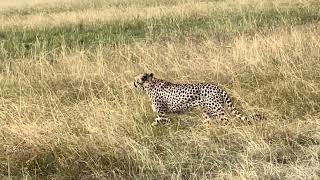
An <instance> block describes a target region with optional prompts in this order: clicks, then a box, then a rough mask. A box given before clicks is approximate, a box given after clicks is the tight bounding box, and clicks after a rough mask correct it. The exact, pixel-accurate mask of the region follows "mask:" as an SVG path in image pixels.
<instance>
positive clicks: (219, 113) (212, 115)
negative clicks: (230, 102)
mask: <svg viewBox="0 0 320 180" xmlns="http://www.w3.org/2000/svg"><path fill="white" fill-rule="evenodd" d="M204 112H205V116H204V117H205V120H204V122H209V121H211V120H217V121H218V122H220V123H222V124H228V123H229V119H228V118H227V117H226V115H225V114H226V113H225V111H224V109H223V107H220V108H218V109H210V110H205V111H204Z"/></svg>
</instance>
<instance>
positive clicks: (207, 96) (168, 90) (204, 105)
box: [134, 73, 246, 125]
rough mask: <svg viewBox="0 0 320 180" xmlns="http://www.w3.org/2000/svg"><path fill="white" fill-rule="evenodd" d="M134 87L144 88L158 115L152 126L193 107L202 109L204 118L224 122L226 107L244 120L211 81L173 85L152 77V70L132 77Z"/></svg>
mask: <svg viewBox="0 0 320 180" xmlns="http://www.w3.org/2000/svg"><path fill="white" fill-rule="evenodd" d="M134 86H135V87H136V88H139V89H142V90H144V91H145V92H146V93H147V94H148V95H149V97H150V98H151V101H152V109H153V111H154V112H156V113H157V114H158V117H157V118H156V119H155V122H154V123H153V124H154V125H156V124H158V123H160V122H164V121H169V119H168V117H167V116H168V114H171V113H184V112H187V111H190V110H192V109H193V108H200V109H202V110H203V111H204V113H205V116H206V120H205V121H208V120H211V119H218V120H221V121H227V120H228V119H227V118H226V117H225V113H226V110H227V109H228V110H230V111H231V113H232V114H234V115H235V116H236V117H238V118H239V119H241V120H246V117H245V116H243V115H242V114H241V113H239V111H237V110H236V108H235V107H234V106H233V103H232V101H231V98H230V96H229V95H228V94H227V92H226V91H225V90H223V89H222V88H220V87H218V86H216V85H214V84H208V83H197V84H174V83H170V82H168V81H165V80H161V79H158V78H155V77H154V76H153V74H152V73H150V74H149V73H143V74H140V75H138V76H136V77H135V82H134ZM226 108H227V109H226Z"/></svg>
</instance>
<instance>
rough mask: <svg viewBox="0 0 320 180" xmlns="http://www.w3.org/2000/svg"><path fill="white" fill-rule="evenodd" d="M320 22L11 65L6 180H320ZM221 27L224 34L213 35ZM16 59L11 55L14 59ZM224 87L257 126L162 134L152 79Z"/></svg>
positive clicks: (176, 120)
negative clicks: (148, 90) (148, 87)
mask: <svg viewBox="0 0 320 180" xmlns="http://www.w3.org/2000/svg"><path fill="white" fill-rule="evenodd" d="M319 30H320V29H319V24H318V23H314V24H308V25H301V26H292V27H290V26H282V27H276V28H274V29H272V30H270V31H268V32H259V31H256V32H255V34H253V35H250V34H246V33H239V34H233V36H232V37H228V38H226V39H225V40H221V39H218V38H217V36H216V35H215V36H214V35H213V34H214V32H212V30H210V29H207V30H205V31H204V32H203V33H202V36H201V38H200V39H198V38H197V36H195V34H194V32H185V34H184V35H185V37H184V38H183V39H181V38H180V37H175V36H171V37H169V38H168V39H163V38H160V39H150V40H147V41H134V42H132V43H129V44H118V45H106V44H101V45H98V46H96V47H94V48H88V49H86V48H84V49H83V48H77V47H74V48H71V49H67V48H64V47H63V44H62V45H61V46H62V47H61V51H54V52H55V53H54V55H52V52H47V51H43V52H40V53H34V54H33V55H32V54H31V56H28V57H25V58H24V57H20V58H10V56H8V58H6V59H1V62H0V71H1V74H0V80H1V81H0V98H1V100H0V119H1V121H0V177H1V178H9V179H10V178H24V179H36V178H38V179H44V178H48V179H111V178H112V179H213V178H215V179H318V178H319V176H320V170H319V169H320V161H319V155H320V126H319V123H320V114H319V108H320V107H319V106H320V105H319V102H320V96H319V95H320V92H319V91H320V90H319V89H320V83H319V82H320V64H319V57H320V51H319V49H320V38H319V37H320V36H319V35H320V34H319V32H320V31H319ZM213 31H214V30H213ZM3 54H4V53H3ZM145 71H148V72H154V73H155V76H157V77H159V78H163V79H166V80H170V81H173V82H212V83H216V84H219V85H222V86H224V87H225V88H226V89H227V91H228V92H230V93H231V94H232V95H233V97H234V98H235V100H236V102H237V103H236V104H237V106H238V107H240V108H241V110H242V111H243V112H245V113H246V114H248V115H251V114H255V113H261V114H264V116H265V119H264V120H263V121H257V122H253V124H252V125H247V124H242V123H241V122H237V121H236V120H234V122H233V123H231V124H229V125H226V126H222V125H220V124H213V125H211V126H204V125H203V124H202V123H201V115H199V114H197V113H191V114H186V115H180V116H174V117H172V118H173V121H172V123H171V124H169V125H167V126H160V127H152V126H151V123H152V121H153V119H154V118H155V114H154V113H153V112H152V110H151V106H150V102H149V100H148V98H147V96H146V95H145V94H143V93H141V92H138V91H136V89H134V88H133V86H132V80H133V77H134V76H135V75H136V74H139V73H141V72H145Z"/></svg>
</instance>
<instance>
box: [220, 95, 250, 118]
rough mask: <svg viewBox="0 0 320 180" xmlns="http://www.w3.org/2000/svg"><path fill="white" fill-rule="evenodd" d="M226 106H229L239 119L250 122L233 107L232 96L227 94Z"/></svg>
mask: <svg viewBox="0 0 320 180" xmlns="http://www.w3.org/2000/svg"><path fill="white" fill-rule="evenodd" d="M224 97H225V104H226V105H227V107H228V109H229V110H230V111H231V113H232V114H233V115H234V116H236V117H237V118H239V119H240V120H242V121H248V118H247V117H246V116H245V115H243V114H242V113H240V112H239V111H238V110H237V109H236V108H235V107H234V105H233V103H232V101H231V98H230V96H229V95H228V94H227V93H226V92H225V96H224Z"/></svg>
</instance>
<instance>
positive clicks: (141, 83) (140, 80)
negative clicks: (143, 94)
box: [133, 73, 153, 90]
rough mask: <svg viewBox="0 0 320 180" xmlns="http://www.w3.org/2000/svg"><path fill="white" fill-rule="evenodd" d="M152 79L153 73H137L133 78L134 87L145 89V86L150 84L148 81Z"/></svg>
mask: <svg viewBox="0 0 320 180" xmlns="http://www.w3.org/2000/svg"><path fill="white" fill-rule="evenodd" d="M152 79H153V73H143V74H139V75H138V76H136V77H135V78H134V83H133V84H134V87H136V88H138V89H143V90H146V88H147V87H148V86H149V85H150V82H151V81H152Z"/></svg>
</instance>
